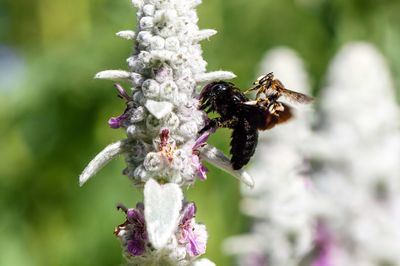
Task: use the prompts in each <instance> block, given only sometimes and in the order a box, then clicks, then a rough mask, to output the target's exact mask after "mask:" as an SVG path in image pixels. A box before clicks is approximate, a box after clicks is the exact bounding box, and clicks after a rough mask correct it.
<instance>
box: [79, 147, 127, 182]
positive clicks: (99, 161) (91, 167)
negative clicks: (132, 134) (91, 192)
mask: <svg viewBox="0 0 400 266" xmlns="http://www.w3.org/2000/svg"><path fill="white" fill-rule="evenodd" d="M122 146H123V141H118V142H115V143H112V144H110V145H108V146H107V147H105V148H104V149H103V150H102V151H101V152H100V153H99V154H97V155H96V157H94V159H93V160H92V161H91V162H90V163H89V164H88V166H86V168H85V169H84V170H83V172H82V174H81V175H80V176H79V185H80V186H83V184H85V183H86V181H88V180H89V178H91V177H92V176H94V175H95V174H96V173H97V172H98V171H99V170H100V169H101V168H103V167H104V166H105V165H106V164H107V163H109V162H110V161H111V160H113V159H114V158H115V157H117V156H118V155H120V154H121V153H122V152H123V148H122Z"/></svg>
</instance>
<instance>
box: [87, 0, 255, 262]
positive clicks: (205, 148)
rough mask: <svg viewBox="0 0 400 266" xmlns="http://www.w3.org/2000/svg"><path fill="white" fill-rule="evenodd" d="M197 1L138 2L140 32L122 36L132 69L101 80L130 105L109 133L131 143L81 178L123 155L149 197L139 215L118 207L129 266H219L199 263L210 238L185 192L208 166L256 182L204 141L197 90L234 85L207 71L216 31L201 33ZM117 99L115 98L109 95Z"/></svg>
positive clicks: (104, 154) (107, 153) (110, 151)
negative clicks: (205, 53) (206, 50)
mask: <svg viewBox="0 0 400 266" xmlns="http://www.w3.org/2000/svg"><path fill="white" fill-rule="evenodd" d="M200 2H201V1H199V0H133V1H132V3H133V5H134V6H135V7H136V8H137V30H136V31H131V30H124V31H120V32H118V33H117V36H119V37H121V38H124V39H127V40H129V41H131V42H132V41H133V43H134V50H133V53H132V54H131V56H129V57H128V59H127V63H128V70H106V71H102V72H99V73H98V74H96V76H95V78H96V79H107V80H112V81H115V82H121V83H122V82H123V83H125V84H128V85H126V86H128V87H129V89H128V90H125V89H124V88H123V86H122V85H120V84H119V83H115V87H116V89H117V91H118V94H119V96H120V97H121V98H122V100H123V101H124V104H126V107H125V110H124V111H123V112H122V114H121V115H119V116H116V117H111V118H110V119H109V121H108V124H109V126H110V127H111V128H122V129H124V130H125V131H126V139H123V140H120V141H118V142H116V143H113V144H110V145H109V146H107V147H106V148H104V149H103V150H102V151H101V152H100V153H99V154H98V155H97V156H96V157H95V158H94V159H93V160H92V161H91V162H90V163H89V165H88V166H87V167H86V169H85V170H84V171H83V173H82V174H81V176H80V178H79V182H80V185H83V184H84V183H86V182H87V181H88V180H89V178H91V177H92V176H93V175H95V174H96V173H97V172H98V171H99V170H100V169H101V168H102V167H103V166H104V165H106V164H107V163H108V162H109V161H111V160H113V159H114V158H116V157H118V156H119V155H123V156H124V158H125V161H126V165H127V166H126V168H125V169H124V170H123V173H124V174H125V175H126V176H128V177H129V179H130V180H132V182H133V184H134V185H135V186H136V187H137V189H139V190H141V191H143V196H144V197H143V198H144V200H143V202H139V203H137V204H136V207H135V208H127V207H125V206H123V205H119V206H118V208H119V209H120V210H122V211H123V212H125V215H126V220H125V221H124V222H123V223H122V224H120V225H118V226H117V228H116V229H115V234H116V236H117V237H118V238H119V239H120V240H121V244H122V250H123V254H124V256H125V258H126V261H127V264H128V265H213V263H212V262H210V261H209V260H206V259H197V258H198V256H200V255H202V254H204V253H205V251H206V242H207V231H206V228H205V226H204V225H201V224H198V223H196V222H195V219H194V217H195V213H196V205H195V203H193V202H190V201H188V200H186V199H185V197H184V195H183V192H182V188H183V187H185V188H186V187H188V186H190V185H191V184H193V183H194V182H195V181H196V180H197V179H199V180H205V179H206V171H207V169H206V168H205V166H204V165H203V163H202V160H207V161H209V162H210V163H212V164H215V165H216V166H217V167H220V168H222V169H223V170H225V171H227V172H229V173H231V174H232V175H233V176H235V177H237V178H238V179H240V180H242V181H243V182H244V183H245V184H246V185H248V186H253V180H252V179H251V177H250V176H249V175H248V174H247V173H246V172H244V171H243V170H240V171H234V170H233V169H232V168H231V166H230V162H229V159H228V158H227V157H226V156H225V155H224V154H223V153H222V152H221V151H219V150H218V149H216V148H214V147H212V146H210V145H208V144H206V141H207V138H208V135H209V134H210V132H205V133H204V134H202V135H199V134H198V132H199V130H200V129H201V128H202V127H203V126H204V124H205V123H206V120H207V116H206V115H205V114H204V113H203V112H201V111H199V110H198V100H197V96H198V89H200V88H201V87H202V86H203V85H204V84H206V83H208V82H211V81H214V80H225V79H231V78H234V77H235V75H234V74H233V73H231V72H227V71H214V72H206V65H207V63H206V62H205V61H204V60H203V58H202V50H201V47H200V45H199V42H200V41H202V40H207V39H208V38H209V37H211V36H212V35H214V34H215V33H216V31H215V30H210V29H204V30H201V29H199V28H198V26H197V21H198V17H197V14H196V11H195V8H196V6H197V5H199V4H200ZM111 95H112V94H111V93H110V96H111Z"/></svg>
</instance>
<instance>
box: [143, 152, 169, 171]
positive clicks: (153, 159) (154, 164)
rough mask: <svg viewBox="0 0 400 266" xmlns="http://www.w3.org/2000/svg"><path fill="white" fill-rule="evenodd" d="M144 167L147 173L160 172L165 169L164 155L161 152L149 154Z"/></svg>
mask: <svg viewBox="0 0 400 266" xmlns="http://www.w3.org/2000/svg"><path fill="white" fill-rule="evenodd" d="M143 166H144V168H145V169H146V170H147V171H151V172H156V171H160V170H161V169H163V168H164V160H163V157H162V155H161V154H160V153H159V152H149V153H148V154H147V155H146V158H145V159H144V162H143Z"/></svg>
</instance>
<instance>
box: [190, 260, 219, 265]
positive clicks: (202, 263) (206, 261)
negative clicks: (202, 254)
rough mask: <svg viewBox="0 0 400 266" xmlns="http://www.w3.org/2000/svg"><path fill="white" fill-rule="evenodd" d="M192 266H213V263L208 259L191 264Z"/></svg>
mask: <svg viewBox="0 0 400 266" xmlns="http://www.w3.org/2000/svg"><path fill="white" fill-rule="evenodd" d="M193 266H215V263H214V262H212V261H211V260H209V259H199V260H196V261H195V262H194V263H193Z"/></svg>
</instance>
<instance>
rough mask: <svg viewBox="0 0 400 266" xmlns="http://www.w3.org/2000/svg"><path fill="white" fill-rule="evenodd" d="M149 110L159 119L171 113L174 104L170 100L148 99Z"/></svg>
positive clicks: (147, 106)
mask: <svg viewBox="0 0 400 266" xmlns="http://www.w3.org/2000/svg"><path fill="white" fill-rule="evenodd" d="M145 106H146V108H147V110H149V112H150V113H151V114H152V115H153V116H154V117H155V118H157V119H161V118H163V117H164V116H166V115H167V114H169V113H171V111H172V108H173V105H172V103H170V102H157V101H153V100H147V101H146V104H145Z"/></svg>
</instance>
